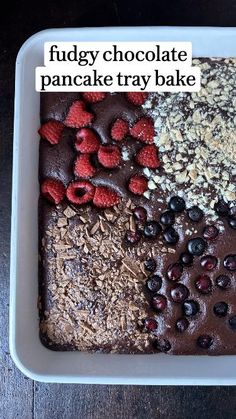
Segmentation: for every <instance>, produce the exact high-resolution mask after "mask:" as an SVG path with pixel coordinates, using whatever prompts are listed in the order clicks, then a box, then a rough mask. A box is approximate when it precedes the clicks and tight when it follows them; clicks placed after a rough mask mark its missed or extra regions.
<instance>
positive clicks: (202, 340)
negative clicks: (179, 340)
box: [197, 335, 213, 349]
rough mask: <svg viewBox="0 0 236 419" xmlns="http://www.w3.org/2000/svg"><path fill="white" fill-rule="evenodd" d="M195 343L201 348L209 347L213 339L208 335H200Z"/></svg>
mask: <svg viewBox="0 0 236 419" xmlns="http://www.w3.org/2000/svg"><path fill="white" fill-rule="evenodd" d="M197 344H198V346H200V348H202V349H209V348H210V346H211V345H212V344H213V339H212V337H211V336H209V335H201V336H199V337H198V339H197Z"/></svg>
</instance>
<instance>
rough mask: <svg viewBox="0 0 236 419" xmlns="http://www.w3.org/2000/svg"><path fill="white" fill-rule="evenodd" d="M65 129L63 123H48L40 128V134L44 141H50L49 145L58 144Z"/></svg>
mask: <svg viewBox="0 0 236 419" xmlns="http://www.w3.org/2000/svg"><path fill="white" fill-rule="evenodd" d="M63 128H64V125H63V124H62V122H59V121H48V122H46V123H45V124H43V125H42V126H41V127H40V128H39V130H38V133H39V135H40V136H41V137H42V138H43V139H44V140H48V141H49V143H51V144H57V143H58V142H59V140H60V137H61V133H62V131H63Z"/></svg>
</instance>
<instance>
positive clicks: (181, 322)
mask: <svg viewBox="0 0 236 419" xmlns="http://www.w3.org/2000/svg"><path fill="white" fill-rule="evenodd" d="M188 326H189V321H188V319H186V317H181V318H180V319H178V320H177V321H176V323H175V328H176V330H177V331H178V332H180V333H183V332H185V330H186V329H187V328H188Z"/></svg>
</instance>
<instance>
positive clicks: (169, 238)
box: [163, 227, 179, 244]
mask: <svg viewBox="0 0 236 419" xmlns="http://www.w3.org/2000/svg"><path fill="white" fill-rule="evenodd" d="M163 237H164V240H165V242H166V243H168V244H176V243H177V242H178V241H179V235H178V233H177V231H176V230H175V229H174V228H173V227H168V228H166V229H165V230H164V231H163Z"/></svg>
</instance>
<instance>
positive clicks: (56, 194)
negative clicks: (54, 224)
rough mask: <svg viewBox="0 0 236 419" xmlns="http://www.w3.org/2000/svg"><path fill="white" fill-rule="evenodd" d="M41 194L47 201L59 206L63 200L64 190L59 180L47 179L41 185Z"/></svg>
mask: <svg viewBox="0 0 236 419" xmlns="http://www.w3.org/2000/svg"><path fill="white" fill-rule="evenodd" d="M41 192H42V195H43V196H44V197H45V198H46V199H47V200H48V201H50V202H53V203H54V204H59V203H60V202H61V201H62V200H63V199H64V196H65V193H66V189H65V186H64V185H63V183H62V182H61V181H60V180H57V179H49V178H48V179H46V180H44V181H43V183H42V184H41Z"/></svg>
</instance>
